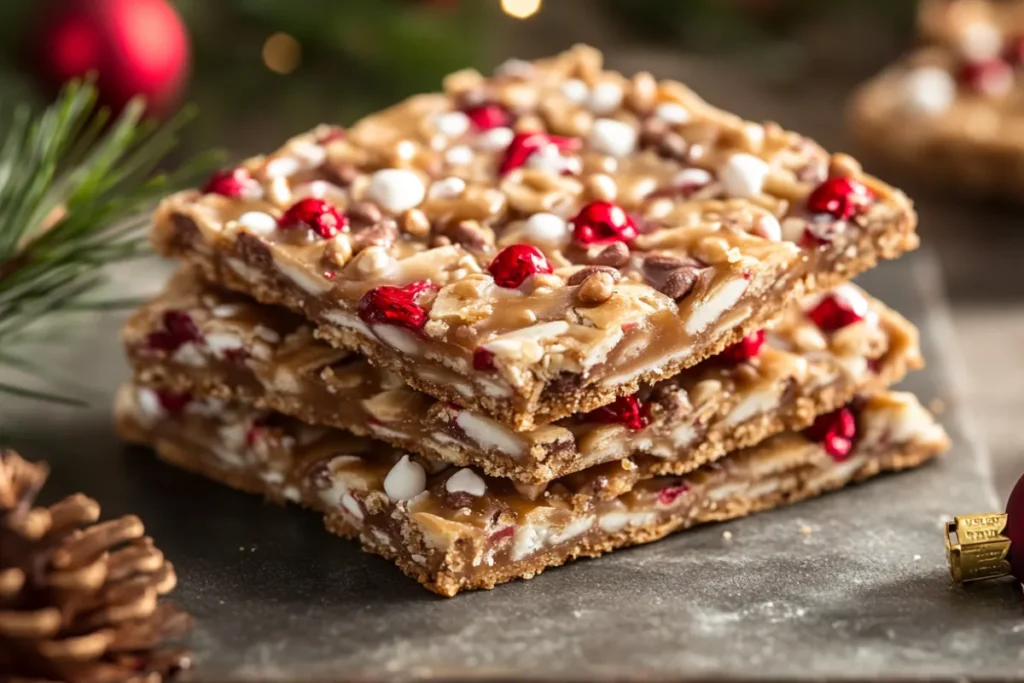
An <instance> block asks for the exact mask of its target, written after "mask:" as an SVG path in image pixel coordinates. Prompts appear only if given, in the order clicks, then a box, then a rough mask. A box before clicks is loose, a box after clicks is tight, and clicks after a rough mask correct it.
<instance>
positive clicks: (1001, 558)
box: [944, 476, 1024, 583]
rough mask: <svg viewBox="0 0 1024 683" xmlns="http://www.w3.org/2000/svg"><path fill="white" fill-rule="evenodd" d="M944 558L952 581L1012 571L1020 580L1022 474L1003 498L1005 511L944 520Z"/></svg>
mask: <svg viewBox="0 0 1024 683" xmlns="http://www.w3.org/2000/svg"><path fill="white" fill-rule="evenodd" d="M944 537H945V541H946V559H947V560H948V561H949V571H950V574H951V575H952V577H953V581H955V582H956V583H966V582H968V581H980V580H982V579H993V578H999V577H1001V576H1006V575H1008V574H1012V575H1013V576H1014V577H1015V578H1016V579H1017V581H1020V582H1021V583H1024V476H1021V478H1020V479H1018V480H1017V484H1016V486H1014V487H1013V491H1012V492H1011V493H1010V497H1009V498H1008V499H1007V501H1006V512H1004V513H1002V514H1000V513H998V512H989V513H987V514H977V515H960V516H958V517H955V518H953V519H952V520H950V521H948V522H946V528H945V534H944Z"/></svg>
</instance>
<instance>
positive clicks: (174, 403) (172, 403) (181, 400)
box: [156, 390, 192, 415]
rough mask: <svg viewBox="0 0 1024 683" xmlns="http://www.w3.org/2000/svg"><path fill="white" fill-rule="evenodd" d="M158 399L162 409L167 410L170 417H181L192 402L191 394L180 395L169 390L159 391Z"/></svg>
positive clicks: (157, 393)
mask: <svg viewBox="0 0 1024 683" xmlns="http://www.w3.org/2000/svg"><path fill="white" fill-rule="evenodd" d="M156 398H157V400H158V401H159V402H160V407H162V408H163V409H164V410H166V411H167V414H168V415H181V414H182V413H183V412H184V411H185V408H186V406H188V404H189V403H191V402H192V395H191V394H179V393H176V392H173V391H167V390H159V391H157V392H156Z"/></svg>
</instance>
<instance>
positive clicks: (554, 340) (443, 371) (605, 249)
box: [152, 46, 917, 431]
mask: <svg viewBox="0 0 1024 683" xmlns="http://www.w3.org/2000/svg"><path fill="white" fill-rule="evenodd" d="M444 90H445V92H444V93H441V94H429V95H419V96H416V97H412V98H410V99H409V100H406V101H405V102H403V103H401V104H399V105H397V106H395V107H393V108H391V109H388V110H386V111H383V112H381V113H378V114H375V115H372V116H370V117H368V118H366V119H363V120H362V121H360V122H358V123H357V124H356V125H355V126H353V127H352V128H351V129H350V130H347V131H343V130H341V129H337V128H331V127H326V126H324V127H320V128H317V129H316V130H313V131H311V132H309V133H307V134H304V135H300V136H298V137H296V138H293V139H292V140H290V141H288V142H287V143H286V144H285V145H284V146H283V147H282V148H281V149H279V150H278V151H276V152H274V153H272V154H270V155H269V156H261V157H256V158H253V159H250V160H248V161H246V162H244V163H243V164H242V165H241V166H239V167H238V168H235V169H232V170H230V171H225V172H223V173H220V174H218V175H216V176H214V177H213V178H211V179H210V181H209V182H208V183H207V184H206V185H205V186H204V187H203V188H202V189H201V190H193V191H188V192H183V193H179V194H176V195H173V196H171V197H169V198H167V199H166V200H165V201H164V202H163V203H162V204H161V206H160V207H159V209H158V211H157V213H156V216H155V222H154V227H153V231H152V237H153V241H154V243H155V244H156V246H157V248H158V249H159V250H160V251H161V252H162V253H164V254H167V255H173V256H178V257H183V258H184V259H185V260H187V261H189V262H191V263H193V264H195V265H196V266H198V267H199V268H200V269H201V270H202V271H203V274H204V276H205V277H206V278H208V279H210V280H211V281H214V282H217V283H219V284H221V285H223V286H226V287H228V288H231V289H236V290H238V291H240V292H243V293H245V294H248V295H250V296H253V297H254V298H256V299H258V300H260V301H262V302H264V303H271V304H281V305H284V306H286V307H288V308H290V309H292V310H294V311H296V312H299V313H301V314H303V315H304V316H305V317H306V318H307V319H309V320H311V321H313V322H315V323H316V324H317V326H318V329H317V335H318V336H319V337H321V338H322V339H324V340H326V341H327V342H329V343H330V344H332V345H334V346H337V347H339V348H347V349H352V350H356V351H358V352H360V353H362V354H364V355H365V356H367V357H368V358H369V360H370V362H372V363H374V364H375V365H377V366H380V367H383V368H386V369H388V370H390V371H392V372H394V373H395V374H397V375H398V376H399V377H401V378H402V379H403V381H405V382H406V383H408V384H410V385H411V386H413V387H415V388H417V389H419V390H421V391H423V392H425V393H427V394H430V395H432V396H434V397H436V398H439V399H441V400H444V401H449V402H453V403H457V404H459V405H462V406H466V407H467V408H470V409H472V410H474V411H476V412H479V413H484V414H487V415H489V416H490V417H491V418H493V419H495V420H497V421H499V422H502V423H504V424H506V425H508V426H511V427H512V428H514V429H516V430H518V431H525V430H528V429H530V428H531V427H533V426H535V425H539V424H545V423H548V422H551V421H553V420H555V419H558V418H562V417H566V416H569V415H572V414H575V413H579V412H586V411H590V410H593V409H595V408H598V407H600V406H602V405H607V404H609V403H611V402H613V401H614V400H615V399H616V397H618V396H626V395H629V394H632V393H634V392H636V391H637V389H638V387H639V385H640V384H641V383H642V382H648V383H650V382H653V381H657V380H659V379H664V378H667V377H670V376H672V375H674V374H676V373H677V372H679V371H680V370H682V369H684V368H687V367H690V366H693V365H695V364H696V363H697V362H699V361H701V360H703V359H704V358H707V357H709V356H712V355H714V354H716V353H719V352H721V351H722V350H723V349H725V348H726V347H727V346H729V345H731V344H734V343H736V342H738V341H740V339H741V338H743V337H744V336H746V335H749V334H752V333H754V332H755V331H757V330H758V329H760V328H762V327H764V325H765V324H766V323H767V322H768V321H769V320H770V319H771V318H773V317H775V316H776V315H778V313H779V312H780V311H781V310H782V309H783V307H784V306H785V305H787V304H788V303H791V302H792V301H794V300H795V299H796V298H797V297H798V296H799V295H801V294H803V293H804V292H805V291H812V290H813V291H819V290H821V289H823V288H826V287H829V286H834V285H836V284H839V283H840V282H841V281H844V280H846V279H849V278H850V277H852V276H853V275H855V274H856V273H858V272H860V271H862V270H864V269H866V268H869V267H871V266H873V265H874V264H875V263H876V261H877V260H878V259H880V258H895V257H897V256H899V255H900V254H902V253H903V252H904V251H906V250H909V249H913V248H915V247H916V246H917V237H916V235H915V233H914V228H915V223H916V217H915V215H914V212H913V210H912V208H911V204H910V202H909V201H908V200H907V198H906V197H905V196H904V195H903V194H902V193H900V192H899V191H897V190H894V189H893V188H891V187H888V186H886V185H885V184H883V183H882V182H880V181H879V180H877V179H875V178H872V177H869V176H867V175H866V174H864V173H863V172H862V170H861V168H860V166H859V165H858V164H857V163H856V162H855V161H854V160H853V159H851V158H849V157H847V156H845V155H830V154H829V153H827V152H826V151H824V150H823V149H821V148H820V147H819V146H817V145H816V144H815V143H813V142H812V141H810V140H808V139H807V138H805V137H803V136H801V135H798V134H796V133H792V132H789V131H785V130H783V129H782V128H781V127H779V126H778V125H776V124H771V123H768V124H763V125H762V124H756V123H751V122H748V121H743V120H742V119H740V118H738V117H736V116H733V115H731V114H728V113H726V112H723V111H721V110H718V109H716V108H714V107H711V106H709V105H708V104H706V103H705V102H703V101H702V100H700V99H699V98H698V97H697V96H696V95H695V94H693V93H692V92H690V91H689V90H688V89H687V88H686V87H684V86H683V85H680V84H679V83H675V82H671V81H656V80H655V79H654V78H653V77H652V76H651V75H650V74H647V73H639V74H636V75H635V76H633V77H631V78H629V77H625V76H623V75H621V74H618V73H614V72H610V71H605V70H603V68H602V60H601V55H600V53H598V52H596V51H595V50H593V49H590V48H587V47H582V46H581V47H577V48H574V49H572V50H570V51H568V52H566V53H563V54H561V55H558V56H556V57H553V58H550V59H545V60H540V61H537V62H534V63H526V62H521V61H513V62H509V63H506V64H505V65H503V66H502V67H501V68H499V69H498V70H497V71H496V73H495V74H494V75H493V76H491V77H490V78H485V77H484V76H482V75H480V74H478V73H477V72H475V71H469V70H467V71H461V72H458V73H455V74H452V75H451V76H449V77H448V78H447V79H446V80H445V83H444Z"/></svg>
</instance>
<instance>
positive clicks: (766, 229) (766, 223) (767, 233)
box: [754, 215, 782, 242]
mask: <svg viewBox="0 0 1024 683" xmlns="http://www.w3.org/2000/svg"><path fill="white" fill-rule="evenodd" d="M754 234H755V235H757V236H759V237H763V238H765V239H766V240H770V241H772V242H781V241H782V224H781V223H779V219H778V218H776V217H775V216H771V215H766V216H761V218H759V219H758V221H757V223H755V224H754Z"/></svg>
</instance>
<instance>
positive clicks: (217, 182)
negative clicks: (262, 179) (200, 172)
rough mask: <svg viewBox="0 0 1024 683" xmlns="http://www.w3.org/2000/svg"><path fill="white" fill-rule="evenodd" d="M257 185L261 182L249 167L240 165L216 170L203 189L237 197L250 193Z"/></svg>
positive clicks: (208, 192)
mask: <svg viewBox="0 0 1024 683" xmlns="http://www.w3.org/2000/svg"><path fill="white" fill-rule="evenodd" d="M257 187H259V184H258V183H257V182H256V180H255V179H254V178H253V177H252V175H251V174H250V173H249V171H248V169H245V168H242V167H238V168H231V169H226V170H222V171H217V172H215V173H214V174H213V175H211V176H210V179H209V180H207V181H206V184H205V185H203V188H202V189H203V192H204V193H205V194H219V195H222V196H224V197H232V198H236V197H241V196H243V195H245V194H248V193H249V192H250V191H252V190H253V189H255V188H257Z"/></svg>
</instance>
